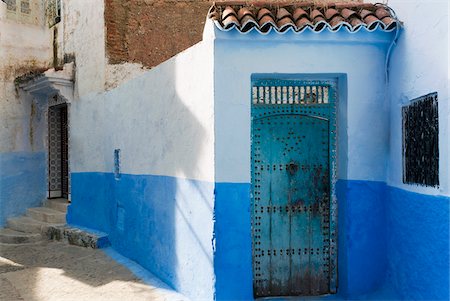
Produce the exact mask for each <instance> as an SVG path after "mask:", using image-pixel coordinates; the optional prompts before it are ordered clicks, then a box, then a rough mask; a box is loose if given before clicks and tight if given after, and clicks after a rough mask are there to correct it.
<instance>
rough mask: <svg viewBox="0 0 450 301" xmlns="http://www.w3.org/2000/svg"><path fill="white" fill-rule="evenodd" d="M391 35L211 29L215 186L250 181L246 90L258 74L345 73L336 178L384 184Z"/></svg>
mask: <svg viewBox="0 0 450 301" xmlns="http://www.w3.org/2000/svg"><path fill="white" fill-rule="evenodd" d="M392 34H393V33H368V32H364V30H362V31H360V32H358V33H354V34H350V33H346V32H344V31H339V32H336V33H330V32H326V31H325V32H322V33H319V34H317V33H312V32H308V31H306V32H304V33H302V34H295V33H292V32H288V33H285V34H276V33H271V34H269V35H267V36H263V35H260V34H258V33H256V32H252V33H249V34H239V33H237V32H225V33H224V32H220V31H219V30H216V42H215V43H216V49H215V98H216V106H215V112H216V181H217V182H232V183H249V182H250V122H251V120H250V109H251V105H250V89H251V76H252V74H256V73H268V74H276V73H286V74H288V76H291V77H297V78H301V77H302V76H305V75H306V76H309V77H310V78H311V77H312V78H314V74H317V75H318V76H323V75H324V74H329V75H331V76H336V75H337V74H338V75H339V74H340V75H342V76H346V83H345V82H343V79H342V78H341V82H340V84H344V86H341V91H340V92H341V93H344V95H341V96H343V97H341V98H340V99H339V102H340V104H339V106H340V109H339V110H340V114H339V116H338V138H339V139H338V140H339V143H338V161H339V162H338V164H339V168H338V171H339V175H338V177H339V178H340V179H349V180H371V181H385V177H386V157H387V154H388V150H389V119H388V109H389V108H388V102H387V101H386V95H385V85H386V82H385V68H384V65H385V59H386V53H387V49H388V47H389V44H390V41H391V40H392ZM333 74H334V75H333ZM345 85H346V86H345ZM346 93H347V95H345V94H346ZM343 110H344V111H343ZM347 158H352V159H351V160H347Z"/></svg>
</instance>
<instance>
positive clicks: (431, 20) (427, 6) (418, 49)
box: [388, 0, 450, 196]
mask: <svg viewBox="0 0 450 301" xmlns="http://www.w3.org/2000/svg"><path fill="white" fill-rule="evenodd" d="M389 5H390V6H391V7H392V8H393V9H394V10H395V12H396V13H397V15H398V17H399V19H400V20H401V21H403V22H404V30H403V31H402V33H401V35H400V37H399V40H398V43H397V45H396V47H395V48H394V51H393V53H392V58H391V63H390V66H389V69H390V83H389V89H390V97H391V121H390V122H391V139H390V141H391V150H390V161H389V166H390V168H389V176H388V183H389V184H390V185H393V186H396V187H400V188H403V189H407V190H411V191H415V192H420V193H427V194H442V195H447V196H448V195H450V159H449V158H450V146H449V145H450V100H449V95H450V91H449V89H450V84H449V83H450V74H449V70H450V65H449V64H450V61H449V55H450V47H449V34H450V18H449V14H450V13H449V12H450V2H449V1H448V0H432V1H420V0H407V1H406V0H390V1H389ZM435 91H437V92H438V102H439V104H438V105H439V160H440V164H439V170H440V187H439V188H437V189H436V188H427V187H422V186H415V185H405V184H403V183H402V121H401V108H402V106H404V105H405V104H408V103H409V101H410V100H412V99H414V98H417V97H419V96H422V95H425V94H428V93H430V92H435Z"/></svg>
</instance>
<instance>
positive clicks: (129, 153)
mask: <svg viewBox="0 0 450 301" xmlns="http://www.w3.org/2000/svg"><path fill="white" fill-rule="evenodd" d="M212 46H213V44H212V42H200V43H199V44H196V45H194V46H193V47H191V48H189V49H187V50H185V51H184V52H182V53H180V54H178V55H177V56H175V57H173V58H171V59H170V60H168V61H166V62H164V63H162V64H160V65H159V66H157V67H155V68H153V69H151V70H148V71H145V72H144V73H143V74H142V75H140V76H138V77H137V78H134V79H132V80H129V81H127V82H126V83H124V84H122V85H120V86H119V87H117V88H115V89H113V90H111V91H108V92H105V93H101V94H95V93H90V94H87V95H84V96H81V97H80V99H78V100H77V101H75V102H74V103H73V104H72V106H71V126H72V129H71V162H72V166H71V170H72V172H113V170H114V169H113V153H114V149H121V172H122V173H126V174H146V175H149V174H150V175H166V176H176V177H180V178H187V179H196V180H204V181H213V180H214V166H213V164H214V119H213V118H214V105H213V62H214V59H213V48H212Z"/></svg>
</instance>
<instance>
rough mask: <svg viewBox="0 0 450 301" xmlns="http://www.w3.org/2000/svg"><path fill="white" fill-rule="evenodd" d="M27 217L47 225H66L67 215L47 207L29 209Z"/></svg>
mask: <svg viewBox="0 0 450 301" xmlns="http://www.w3.org/2000/svg"><path fill="white" fill-rule="evenodd" d="M27 216H29V217H31V218H33V219H35V220H38V221H41V222H45V223H54V224H65V223H66V214H65V213H63V212H61V211H58V210H54V209H51V208H46V207H36V208H28V209H27Z"/></svg>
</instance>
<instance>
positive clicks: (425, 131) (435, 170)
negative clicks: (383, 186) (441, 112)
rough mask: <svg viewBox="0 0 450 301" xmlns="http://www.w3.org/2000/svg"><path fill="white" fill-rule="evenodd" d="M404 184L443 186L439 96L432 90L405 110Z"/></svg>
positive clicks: (403, 115) (405, 107) (403, 112)
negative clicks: (440, 181) (441, 178)
mask: <svg viewBox="0 0 450 301" xmlns="http://www.w3.org/2000/svg"><path fill="white" fill-rule="evenodd" d="M402 118H403V183H407V184H419V185H424V186H434V187H436V186H438V185H439V140H438V137H439V119H438V95H437V93H436V92H435V93H430V94H428V95H424V96H422V97H419V98H416V99H414V100H412V101H411V104H409V105H407V106H404V107H403V109H402Z"/></svg>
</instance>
